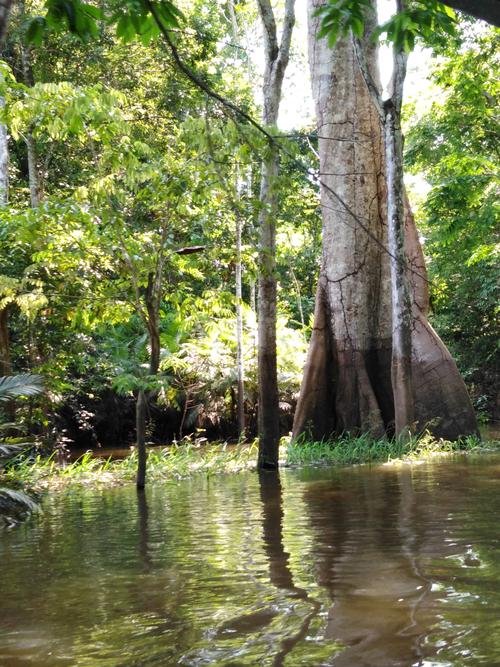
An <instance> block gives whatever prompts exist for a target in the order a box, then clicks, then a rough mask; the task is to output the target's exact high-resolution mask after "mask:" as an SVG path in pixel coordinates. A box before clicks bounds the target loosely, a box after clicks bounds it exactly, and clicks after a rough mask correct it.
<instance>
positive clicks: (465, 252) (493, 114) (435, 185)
mask: <svg viewBox="0 0 500 667" xmlns="http://www.w3.org/2000/svg"><path fill="white" fill-rule="evenodd" d="M498 40H499V38H498V34H497V32H495V31H493V30H492V31H490V33H489V34H484V33H482V34H481V33H477V34H476V35H475V36H474V35H473V34H472V35H470V34H469V35H468V36H466V39H465V41H464V44H463V46H462V47H461V48H460V50H459V51H456V50H454V49H450V51H449V53H448V55H447V58H446V59H445V60H441V62H440V63H439V64H437V65H436V66H435V67H434V70H433V72H432V75H431V79H432V81H433V82H434V83H435V85H437V86H438V90H439V91H440V92H439V94H436V101H434V102H433V104H432V107H431V108H430V110H429V112H428V113H426V114H424V115H423V116H422V117H421V118H418V119H416V118H414V117H411V115H410V118H409V120H408V126H409V129H408V132H407V134H406V163H407V166H408V167H409V168H410V169H411V170H413V171H414V172H417V173H418V172H420V173H422V174H423V175H424V176H425V178H426V179H427V181H428V183H429V184H430V186H431V189H430V191H429V193H428V195H427V197H426V200H425V202H424V203H423V206H422V207H421V209H420V211H418V216H419V226H420V228H421V230H422V233H423V235H424V237H425V245H424V250H425V253H426V255H427V258H428V263H429V274H430V278H431V280H432V282H431V304H432V308H433V316H432V321H433V324H434V326H435V327H436V328H437V329H438V332H439V334H440V335H441V336H442V337H443V339H444V340H445V342H446V344H447V345H448V346H449V347H450V349H451V351H452V354H453V355H454V356H455V358H456V359H457V361H458V363H459V366H460V368H461V371H462V373H463V374H464V375H465V377H466V380H467V381H468V382H469V386H470V388H471V390H472V393H473V397H474V399H475V401H476V405H477V407H478V408H480V409H481V410H485V411H486V413H488V412H489V413H490V414H491V410H492V409H493V406H494V399H493V396H494V393H495V389H494V387H495V384H496V377H495V375H496V374H495V368H498V361H497V359H498V356H497V355H498V348H497V342H498V322H497V318H498V312H499V311H498V296H499V294H498V285H499V284H500V273H499V266H500V263H499V245H498V223H499V217H500V209H499V201H500V188H499V180H498V142H499V139H500V132H499V125H498V118H497V111H496V110H497V108H498V103H499V101H500V89H499V85H498V80H497V77H496V71H497V70H498V67H499V65H500V62H499V58H498V53H499V51H498ZM408 112H409V113H410V114H411V109H409V110H408V111H407V113H408Z"/></svg>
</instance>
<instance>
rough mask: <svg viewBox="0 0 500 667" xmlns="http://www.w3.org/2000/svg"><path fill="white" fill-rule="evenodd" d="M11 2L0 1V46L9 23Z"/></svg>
mask: <svg viewBox="0 0 500 667" xmlns="http://www.w3.org/2000/svg"><path fill="white" fill-rule="evenodd" d="M11 5H12V0H0V46H1V45H2V42H3V39H4V37H5V33H6V31H7V24H8V22H9V13H10V7H11Z"/></svg>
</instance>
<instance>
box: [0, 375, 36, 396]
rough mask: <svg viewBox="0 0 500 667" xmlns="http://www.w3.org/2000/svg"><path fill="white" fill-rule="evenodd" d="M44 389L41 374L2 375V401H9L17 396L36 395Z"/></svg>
mask: <svg viewBox="0 0 500 667" xmlns="http://www.w3.org/2000/svg"><path fill="white" fill-rule="evenodd" d="M42 391H43V379H42V377H41V375H32V374H30V373H22V374H21V375H3V376H0V401H9V400H10V399H11V398H14V397H15V396H35V395H36V394H40V393H41V392H42Z"/></svg>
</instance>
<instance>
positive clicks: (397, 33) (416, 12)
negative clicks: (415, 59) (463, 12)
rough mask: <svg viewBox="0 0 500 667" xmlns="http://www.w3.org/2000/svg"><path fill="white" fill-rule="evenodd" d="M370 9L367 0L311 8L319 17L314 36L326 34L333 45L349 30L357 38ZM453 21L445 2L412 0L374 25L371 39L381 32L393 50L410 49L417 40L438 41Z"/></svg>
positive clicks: (448, 32) (331, 2)
mask: <svg viewBox="0 0 500 667" xmlns="http://www.w3.org/2000/svg"><path fill="white" fill-rule="evenodd" d="M371 11H372V2H371V0H329V1H328V2H327V3H326V4H325V5H322V6H321V7H319V8H318V9H317V10H316V12H315V15H316V16H320V17H321V27H320V30H319V31H318V38H323V37H326V38H327V40H328V45H329V46H330V47H333V46H334V44H335V42H336V41H337V39H339V37H345V36H346V35H348V34H349V33H350V32H352V33H353V34H354V35H355V36H356V37H358V38H361V37H363V34H364V31H365V22H366V16H367V14H368V13H369V12H371ZM455 23H456V17H455V13H454V11H453V10H452V9H451V8H450V7H448V6H447V5H443V4H442V3H441V2H436V1H435V0H432V1H431V2H429V1H428V0H414V1H413V2H411V3H408V7H405V9H404V10H402V11H399V12H397V13H396V14H394V15H393V16H392V17H391V18H390V19H389V20H388V21H387V22H386V23H384V24H383V25H380V26H377V28H375V30H373V31H372V33H371V39H372V40H373V41H376V40H378V39H379V38H380V37H381V36H382V35H385V36H386V39H387V40H388V41H389V42H391V43H392V44H393V45H394V48H395V49H396V50H404V51H406V52H410V51H412V50H413V48H414V47H415V42H416V41H417V40H422V41H423V42H424V43H425V44H427V45H429V44H435V43H439V42H442V40H443V37H444V36H446V35H453V34H454V33H455Z"/></svg>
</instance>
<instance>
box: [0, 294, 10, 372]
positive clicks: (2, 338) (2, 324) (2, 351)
mask: <svg viewBox="0 0 500 667" xmlns="http://www.w3.org/2000/svg"><path fill="white" fill-rule="evenodd" d="M8 322H9V307H8V306H6V307H5V308H1V309H0V375H12V362H11V358H10V337H9V327H8Z"/></svg>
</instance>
